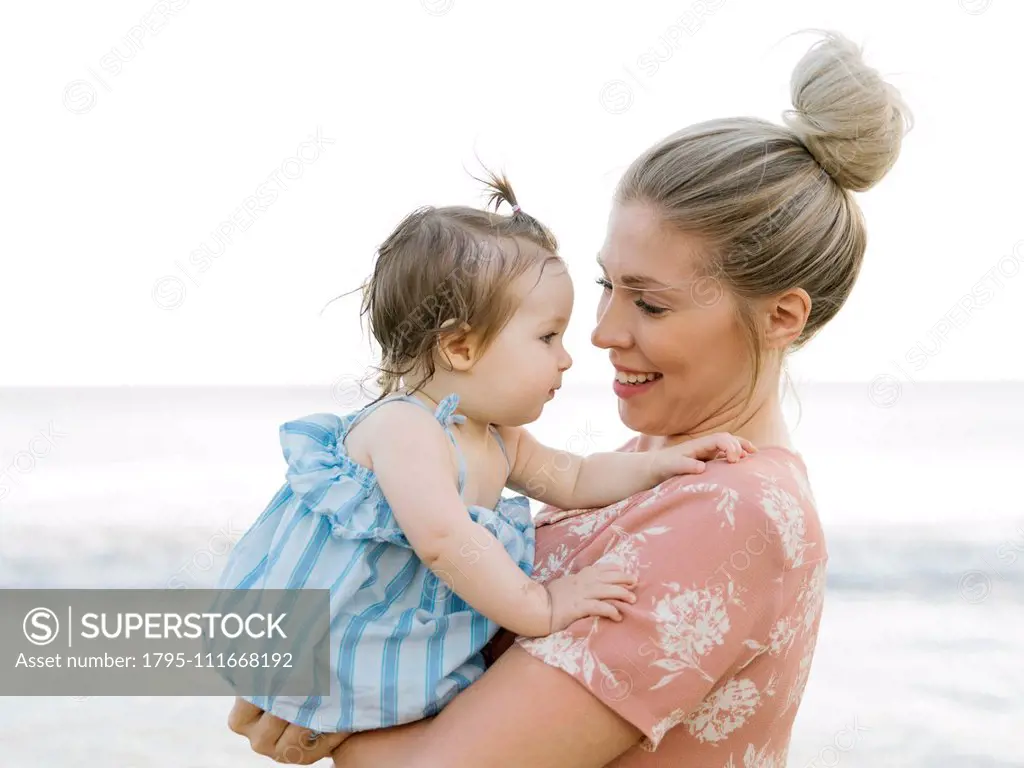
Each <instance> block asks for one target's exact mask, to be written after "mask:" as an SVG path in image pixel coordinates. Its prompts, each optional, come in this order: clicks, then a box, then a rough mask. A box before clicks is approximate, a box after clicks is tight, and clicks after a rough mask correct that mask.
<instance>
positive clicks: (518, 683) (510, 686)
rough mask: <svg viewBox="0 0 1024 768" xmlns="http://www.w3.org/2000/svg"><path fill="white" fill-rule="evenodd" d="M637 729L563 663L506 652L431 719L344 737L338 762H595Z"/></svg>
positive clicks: (414, 766) (349, 767)
mask: <svg viewBox="0 0 1024 768" xmlns="http://www.w3.org/2000/svg"><path fill="white" fill-rule="evenodd" d="M640 736H641V734H640V731H638V730H637V729H636V728H634V727H633V726H632V725H630V724H629V723H627V722H626V721H625V720H623V719H622V718H621V717H619V716H618V715H617V714H615V713H614V712H613V711H612V710H611V709H609V708H608V707H606V706H605V705H604V704H603V703H601V700H600V699H598V698H597V697H596V696H594V695H593V694H592V693H591V692H589V691H587V690H586V689H585V688H584V687H583V686H582V685H580V684H579V683H577V682H576V681H575V680H573V679H572V678H571V677H569V676H568V675H566V674H565V673H564V672H562V671H561V670H558V669H555V668H554V667H551V666H548V665H547V664H545V663H544V662H542V661H539V660H537V659H535V658H533V657H532V656H530V655H529V654H527V653H526V652H525V651H523V650H522V649H520V648H516V647H514V648H512V649H510V650H509V651H508V652H507V653H505V654H504V655H503V656H502V657H501V658H500V659H498V661H497V662H495V664H494V666H493V667H491V669H489V670H488V671H487V672H486V673H485V674H484V676H483V677H482V678H480V680H478V681H477V682H475V683H474V684H473V685H472V686H470V687H469V688H468V689H467V690H466V691H464V692H463V693H461V694H460V695H459V696H458V697H456V699H455V700H454V701H453V702H452V703H451V704H449V705H448V706H447V707H446V708H445V709H444V710H443V711H442V712H441V714H440V715H438V716H437V717H435V718H434V719H433V720H421V721H419V722H417V723H413V724H412V725H409V726H403V727H400V728H389V729H387V730H382V731H369V732H365V733H359V734H355V735H354V736H350V737H349V738H348V739H347V740H346V741H344V742H342V744H341V746H340V747H339V748H338V750H337V751H336V752H335V753H334V763H335V766H337V767H338V768H363V767H364V766H366V767H367V768H385V767H386V766H396V768H397V767H398V766H402V768H406V767H408V768H434V766H438V767H439V768H440V766H444V767H445V768H463V767H465V768H470V767H471V768H478V766H481V765H486V766H488V768H505V767H506V766H507V767H508V768H521V767H522V766H530V768H599V766H603V765H606V764H607V763H609V762H611V761H612V760H614V759H615V758H616V757H617V756H618V755H620V754H622V753H623V752H625V751H626V750H627V749H629V748H630V747H632V746H633V745H634V744H636V743H637V742H638V741H639V740H640Z"/></svg>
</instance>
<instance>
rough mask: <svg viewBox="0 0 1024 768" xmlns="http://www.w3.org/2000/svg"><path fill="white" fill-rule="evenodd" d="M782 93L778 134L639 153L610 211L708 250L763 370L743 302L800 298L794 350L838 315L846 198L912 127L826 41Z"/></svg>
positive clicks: (718, 128) (703, 131)
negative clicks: (804, 296)
mask: <svg viewBox="0 0 1024 768" xmlns="http://www.w3.org/2000/svg"><path fill="white" fill-rule="evenodd" d="M819 34H823V35H824V37H823V38H822V39H821V40H819V41H818V42H816V43H815V44H814V45H813V46H812V47H811V48H810V50H808V51H807V53H806V54H805V55H804V56H803V58H802V59H801V60H800V62H799V63H798V64H797V66H796V69H795V70H794V72H793V76H792V79H791V82H790V90H791V97H792V102H793V109H792V110H789V111H787V112H786V113H785V114H784V116H783V120H784V122H785V125H784V126H783V125H776V124H774V123H771V122H768V121H765V120H760V119H757V118H730V119H723V120H713V121H710V122H705V123H700V124H697V125H693V126H691V127H689V128H684V129H683V130H681V131H678V132H677V133H674V134H672V135H671V136H668V137H666V138H665V139H664V140H663V141H661V142H659V143H658V144H656V145H655V146H653V147H651V148H650V149H648V150H647V151H646V152H644V153H643V154H642V155H641V156H640V157H638V158H637V159H636V160H635V161H634V162H633V163H632V165H631V166H630V167H629V169H628V170H627V171H626V173H625V174H624V175H623V177H622V179H621V181H620V182H619V185H618V188H617V190H616V199H617V201H619V202H620V203H628V202H634V201H635V202H641V203H645V204H649V205H651V206H653V207H654V208H655V209H656V210H658V211H659V213H660V215H661V216H662V217H663V219H664V221H665V222H667V223H669V224H671V225H672V226H675V227H677V228H679V229H680V230H684V231H686V232H692V233H694V234H695V235H698V236H699V237H701V238H702V240H703V241H704V242H705V243H707V245H708V246H709V252H708V259H707V263H706V264H705V268H706V271H707V276H709V277H712V278H715V279H716V280H719V281H721V283H722V285H723V287H724V288H725V289H727V290H729V291H730V293H731V294H732V295H733V296H734V297H735V298H736V300H737V304H738V306H739V311H740V315H741V319H742V321H743V323H744V325H745V327H746V328H747V332H748V337H749V342H750V345H751V351H752V359H753V373H752V382H751V393H753V390H754V388H756V385H757V381H758V378H759V375H760V371H761V368H762V365H763V358H764V352H763V345H762V343H761V336H760V325H759V323H758V322H757V321H756V319H755V317H754V314H753V312H752V303H751V301H752V300H753V299H757V298H761V297H768V296H772V295H776V294H779V293H782V292H783V291H786V290H788V289H791V288H797V287H799V288H803V289H804V290H806V291H807V293H808V294H809V295H810V298H811V311H810V316H809V317H808V319H807V324H806V326H805V328H804V331H803V333H802V334H801V335H800V337H799V338H798V339H797V340H796V341H795V342H794V344H793V345H792V348H793V349H797V348H799V347H800V346H802V345H803V344H805V343H806V342H807V341H808V340H809V339H811V338H812V337H813V336H814V335H815V334H816V333H817V332H818V331H819V330H821V328H822V327H824V325H825V324H826V323H828V321H829V320H831V319H832V317H834V316H835V314H836V312H838V311H839V309H840V307H842V306H843V304H844V303H845V301H846V299H847V297H848V296H849V295H850V291H851V289H852V288H853V285H854V282H855V281H856V279H857V275H858V273H859V271H860V267H861V261H862V259H863V256H864V249H865V246H866V244H867V233H866V231H865V227H864V220H863V217H862V215H861V211H860V208H859V207H858V205H857V203H856V201H855V200H854V198H853V196H852V194H851V193H852V192H863V191H864V190H866V189H869V188H870V187H872V186H873V185H874V184H875V183H877V182H878V181H879V180H880V179H881V178H882V177H883V176H885V174H886V172H887V171H888V170H889V169H890V168H891V167H892V165H893V163H894V162H895V161H896V158H897V156H898V155H899V151H900V144H901V142H902V140H903V136H904V134H905V133H906V131H908V130H909V129H910V127H911V123H912V120H911V115H910V112H909V110H908V109H907V106H906V105H905V104H904V102H903V99H902V97H901V96H900V94H899V92H898V91H897V90H896V89H895V88H893V87H892V86H891V85H889V84H888V83H886V82H885V81H884V80H883V79H882V77H881V76H880V75H879V74H878V72H876V71H875V70H874V69H872V68H870V67H869V66H867V65H866V64H865V63H864V61H863V59H862V57H861V51H860V49H859V48H858V47H857V46H856V45H854V44H853V43H852V42H850V41H849V40H848V39H846V38H845V37H843V36H842V35H840V34H837V33H834V32H824V33H819Z"/></svg>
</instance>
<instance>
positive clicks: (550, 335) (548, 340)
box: [540, 331, 558, 344]
mask: <svg viewBox="0 0 1024 768" xmlns="http://www.w3.org/2000/svg"><path fill="white" fill-rule="evenodd" d="M557 335H558V333H557V332H555V331H552V332H551V333H546V334H544V335H543V336H541V337H540V340H541V341H543V342H544V343H545V344H550V343H551V342H552V341H554V340H555V337H556V336H557Z"/></svg>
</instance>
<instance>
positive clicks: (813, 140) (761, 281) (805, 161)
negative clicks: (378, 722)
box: [230, 34, 910, 768]
mask: <svg viewBox="0 0 1024 768" xmlns="http://www.w3.org/2000/svg"><path fill="white" fill-rule="evenodd" d="M792 97H793V103H794V109H793V110H792V111H790V112H788V113H787V114H786V115H785V123H786V127H782V126H777V125H774V124H771V123H768V122H765V121H761V120H757V119H752V118H736V119H726V120H716V121H712V122H709V123H703V124H700V125H695V126H692V127H690V128H686V129H684V130H682V131H679V132H678V133H675V134H673V135H671V136H669V137H668V138H666V139H665V140H663V141H661V142H659V143H658V144H657V145H655V146H654V147H652V148H650V149H649V150H648V151H646V152H644V153H643V154H642V155H641V156H640V157H638V158H637V159H636V160H635V161H634V162H633V164H632V165H631V166H630V168H629V169H628V170H627V171H626V173H625V175H624V176H623V178H622V180H621V182H620V183H619V186H618V188H617V191H616V196H615V201H614V206H613V210H612V212H611V216H610V220H609V226H608V234H607V238H606V241H605V243H604V246H603V248H602V250H601V253H600V255H599V258H598V261H599V264H600V269H601V272H602V274H601V277H600V278H599V279H598V283H599V284H600V285H601V289H602V290H603V292H604V293H603V296H602V299H601V302H600V305H599V310H598V317H597V325H596V327H595V328H594V331H593V335H592V341H593V343H594V344H595V345H596V346H597V347H600V348H601V349H606V350H608V352H609V357H610V359H611V362H612V365H613V366H614V367H615V369H616V381H615V383H614V387H615V391H616V394H617V395H618V397H619V415H620V416H621V418H622V421H623V423H624V424H626V425H627V426H628V427H630V428H631V429H633V430H635V431H636V432H638V433H639V436H638V437H637V438H635V439H634V440H631V441H630V442H629V443H627V444H626V445H625V446H623V448H622V449H621V450H624V451H646V450H650V449H652V448H656V447H660V446H665V445H668V444H671V443H675V442H678V441H680V440H685V439H690V438H693V437H697V436H700V435H704V434H707V433H711V432H723V431H724V432H732V433H734V434H737V435H739V436H742V437H745V438H748V439H749V440H751V441H752V442H753V443H754V444H755V445H757V446H758V447H759V452H758V453H757V454H755V455H753V456H752V457H748V458H747V459H745V460H744V461H742V462H739V463H738V464H726V463H725V462H712V463H710V464H709V465H708V467H707V469H706V470H705V472H704V473H703V474H702V475H700V476H683V477H677V478H675V479H673V480H670V481H668V482H666V483H663V484H662V485H660V486H658V487H657V488H655V489H654V490H653V491H649V492H645V493H642V494H638V495H637V496H633V497H630V498H628V499H625V500H624V501H622V502H620V503H618V504H615V505H612V506H610V507H607V508H604V509H596V510H589V511H586V512H584V513H576V512H573V511H569V512H565V511H560V510H553V509H545V510H543V511H542V512H541V514H540V516H539V517H538V521H537V522H538V528H537V560H536V564H537V575H538V577H539V578H541V579H542V580H547V579H551V578H554V577H557V576H559V575H562V574H565V573H568V572H574V571H575V570H578V569H579V568H581V567H583V566H585V565H589V564H591V563H593V562H595V561H596V560H598V559H599V558H602V559H604V560H605V561H612V562H616V563H619V564H622V565H623V566H625V567H627V568H628V569H630V570H631V571H633V572H635V574H636V575H637V577H638V584H637V587H636V594H637V598H638V599H637V601H636V603H634V604H623V605H621V608H620V609H621V611H622V613H623V615H624V617H625V618H624V620H623V621H622V622H611V621H601V620H600V619H587V620H583V621H579V622H576V623H575V624H573V625H572V626H571V627H569V628H568V629H567V630H565V631H563V632H559V633H556V634H554V635H550V636H548V637H544V638H537V639H530V640H527V639H522V638H521V639H519V640H517V641H515V642H514V643H512V642H511V641H510V640H509V639H508V638H506V639H505V642H503V643H502V642H499V641H500V640H501V638H500V637H499V638H498V640H496V641H495V644H494V652H493V655H494V656H498V655H499V654H500V658H498V659H497V660H496V661H495V662H494V663H493V665H492V666H491V667H490V668H489V669H488V671H487V673H486V674H485V675H484V676H483V677H482V678H481V679H480V680H479V681H478V682H476V683H474V684H473V686H472V687H471V688H470V689H469V690H467V691H466V692H465V693H463V694H461V695H460V696H458V697H457V698H456V699H455V700H454V701H453V702H452V703H451V704H449V705H448V707H447V708H446V709H444V710H443V711H442V712H441V714H440V715H438V716H437V717H436V718H433V719H432V720H422V721H419V722H416V723H413V724H410V725H407V726H402V727H399V728H391V729H385V730H380V731H372V732H366V733H361V734H357V735H355V736H352V737H350V738H349V739H347V740H346V741H345V742H344V743H343V744H342V746H341V747H340V748H339V749H338V750H337V751H336V752H335V753H334V754H333V758H334V760H335V763H336V765H337V766H364V765H366V766H384V765H401V766H434V765H438V766H441V765H444V766H478V765H487V766H503V765H508V766H512V765H515V766H522V765H528V766H531V767H532V768H544V767H545V766H561V767H564V768H570V767H573V766H580V767H582V766H606V765H613V766H616V767H617V768H625V767H626V766H629V767H630V768H632V767H634V766H635V767H636V768H643V767H644V766H657V765H672V766H680V767H681V766H693V768H698V767H699V768H707V767H709V766H710V767H716V768H717V766H722V768H754V766H757V768H766V767H771V768H781V767H782V766H784V765H785V764H786V755H787V751H788V748H789V739H790V732H791V729H792V725H793V720H794V718H795V716H796V712H797V709H798V707H799V704H800V700H801V697H802V694H803V689H804V686H805V684H806V682H807V677H808V673H809V671H810V664H811V659H812V656H813V652H814V646H815V641H816V638H817V631H818V624H819V620H820V610H821V603H822V596H823V589H824V581H825V564H826V561H827V552H826V547H825V541H824V537H823V534H822V531H821V527H820V524H819V520H818V515H817V511H816V509H815V504H814V499H813V496H812V494H811V491H810V487H809V485H808V482H807V475H806V468H805V466H804V464H803V461H802V460H801V458H800V457H799V455H798V454H797V453H795V452H794V450H793V448H792V446H791V443H790V438H789V434H788V431H787V429H786V425H785V422H784V419H783V415H782V410H781V405H780V385H781V376H782V371H783V370H784V369H783V360H784V358H785V355H786V354H787V353H788V352H789V351H790V350H793V349H797V348H799V347H800V346H802V345H803V344H804V343H805V342H806V341H807V340H809V339H810V338H811V337H812V336H813V335H814V334H816V333H817V332H818V331H819V330H820V329H821V328H822V327H823V326H824V325H825V324H826V323H827V322H828V321H829V320H831V318H832V317H833V316H834V315H835V314H836V312H837V311H838V310H839V308H840V307H841V306H842V305H843V303H844V302H845V301H846V299H847V297H848V296H849V293H850V291H851V289H852V287H853V284H854V282H855V280H856V278H857V274H858V272H859V270H860V265H861V260H862V257H863V254H864V249H865V244H866V235H865V229H864V223H863V220H862V218H861V214H860V211H859V209H858V207H857V204H856V202H855V201H854V199H853V197H852V196H851V195H850V192H856V191H863V190H866V189H868V188H869V187H871V186H872V185H874V184H875V183H876V182H877V181H879V180H880V179H881V178H882V177H883V176H884V175H885V173H886V172H887V171H888V170H889V168H890V167H891V166H892V164H893V162H894V161H895V159H896V157H897V155H898V153H899V148H900V143H901V141H902V137H903V134H904V132H905V131H906V129H907V128H908V127H909V122H910V115H909V112H908V111H907V109H906V107H905V106H904V104H903V102H902V100H901V98H900V96H899V94H898V93H897V92H896V91H895V90H894V89H893V88H892V87H891V86H889V85H887V84H886V83H884V82H883V81H882V80H881V78H880V77H879V76H878V74H877V73H876V72H875V71H874V70H873V69H870V68H869V67H867V66H866V65H865V64H864V63H863V61H862V59H861V56H860V52H859V50H858V49H857V48H856V47H855V46H854V45H853V44H852V43H850V42H849V41H848V40H846V39H845V38H843V37H841V36H839V35H835V34H829V35H826V36H825V37H824V39H822V40H821V41H819V42H818V43H817V44H815V45H814V46H812V48H811V49H810V51H809V52H808V53H807V54H806V55H805V56H804V57H803V59H802V60H801V61H800V63H799V64H798V65H797V68H796V71H795V72H794V74H793V78H792ZM509 646H511V647H509ZM506 648H507V650H506ZM502 651H504V652H503V653H502ZM230 726H231V727H232V729H233V730H235V731H237V732H239V733H243V734H245V735H247V736H248V737H249V738H250V740H251V742H252V744H253V747H254V749H256V751H258V752H260V753H262V754H268V755H271V756H274V757H276V758H277V759H278V760H281V761H288V762H303V763H309V762H313V761H315V760H316V759H318V758H319V757H322V756H324V755H326V754H327V753H328V752H329V751H330V749H331V748H332V747H333V746H334V744H335V743H336V742H334V743H332V737H330V736H324V737H321V738H320V739H319V740H318V741H316V742H313V743H309V742H307V741H306V740H305V733H304V732H302V731H301V729H298V728H296V727H295V726H288V724H287V723H284V722H283V721H281V720H278V719H276V718H273V717H271V716H269V715H266V714H265V713H262V712H261V711H260V710H258V709H255V708H254V707H252V706H251V705H248V704H246V703H244V702H239V703H238V704H237V705H236V707H235V709H234V711H233V712H232V715H231V718H230Z"/></svg>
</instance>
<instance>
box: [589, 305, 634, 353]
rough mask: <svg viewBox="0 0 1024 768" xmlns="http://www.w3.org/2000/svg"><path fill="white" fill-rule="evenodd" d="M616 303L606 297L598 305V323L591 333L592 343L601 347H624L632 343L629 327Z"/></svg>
mask: <svg viewBox="0 0 1024 768" xmlns="http://www.w3.org/2000/svg"><path fill="white" fill-rule="evenodd" d="M616 304H617V302H616V301H614V300H613V299H611V298H606V299H605V300H604V301H602V302H601V303H600V304H599V305H598V307H597V325H595V326H594V330H593V332H592V333H591V334H590V343H591V344H593V345H594V346H595V347H598V348H599V349H622V348H625V347H628V346H630V345H631V344H632V337H631V335H630V333H629V328H628V327H627V326H626V324H625V323H624V322H623V321H622V318H621V316H620V310H618V309H617V308H616Z"/></svg>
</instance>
